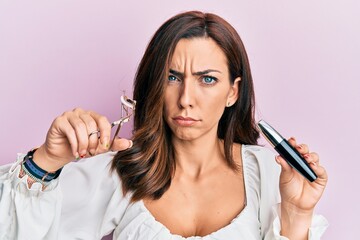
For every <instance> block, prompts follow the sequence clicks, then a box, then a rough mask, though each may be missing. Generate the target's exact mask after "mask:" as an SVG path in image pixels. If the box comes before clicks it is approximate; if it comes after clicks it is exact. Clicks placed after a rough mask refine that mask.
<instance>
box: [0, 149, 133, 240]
mask: <svg viewBox="0 0 360 240" xmlns="http://www.w3.org/2000/svg"><path fill="white" fill-rule="evenodd" d="M23 157H24V155H19V156H18V159H17V161H16V163H14V164H12V165H11V164H8V165H5V166H1V167H0V216H1V218H0V239H12V240H13V239H29V236H31V239H51V240H56V239H59V240H60V239H61V240H62V239H64V240H65V239H66V240H71V239H89V240H91V239H101V237H102V236H104V235H107V234H109V233H110V232H111V231H112V230H113V229H114V228H115V227H116V226H117V225H118V224H119V222H120V220H121V218H122V216H123V214H124V212H125V210H126V208H127V206H128V204H129V198H128V197H124V196H123V194H122V190H121V184H120V181H119V178H118V176H117V175H116V174H115V173H111V172H110V166H109V165H110V162H111V159H112V157H113V155H112V154H102V155H98V156H96V157H93V158H89V159H83V160H81V161H79V162H76V163H69V164H67V165H66V166H65V167H64V169H63V170H62V172H61V174H60V177H59V178H58V179H56V180H53V181H52V182H51V183H50V185H49V186H48V187H47V188H46V189H45V190H44V191H42V189H41V185H40V184H39V183H34V184H33V185H32V187H31V188H30V189H29V188H28V186H27V184H26V179H27V176H24V177H23V178H21V179H20V178H19V177H18V176H19V171H20V165H19V164H20V162H21V161H22V159H23Z"/></svg>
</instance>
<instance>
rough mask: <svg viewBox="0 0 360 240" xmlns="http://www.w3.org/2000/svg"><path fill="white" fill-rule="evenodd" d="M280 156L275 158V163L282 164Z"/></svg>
mask: <svg viewBox="0 0 360 240" xmlns="http://www.w3.org/2000/svg"><path fill="white" fill-rule="evenodd" d="M279 157H280V156H279V155H277V156H276V157H275V161H276V162H277V163H278V164H280V159H279Z"/></svg>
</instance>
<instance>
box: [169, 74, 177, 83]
mask: <svg viewBox="0 0 360 240" xmlns="http://www.w3.org/2000/svg"><path fill="white" fill-rule="evenodd" d="M168 80H169V82H175V81H177V80H178V79H177V77H175V76H174V75H169V77H168Z"/></svg>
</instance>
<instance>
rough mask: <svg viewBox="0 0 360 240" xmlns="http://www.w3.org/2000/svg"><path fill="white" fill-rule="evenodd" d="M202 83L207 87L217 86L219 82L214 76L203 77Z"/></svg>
mask: <svg viewBox="0 0 360 240" xmlns="http://www.w3.org/2000/svg"><path fill="white" fill-rule="evenodd" d="M202 82H203V83H205V84H207V85H211V84H215V83H216V82H217V78H216V77H212V76H203V77H202Z"/></svg>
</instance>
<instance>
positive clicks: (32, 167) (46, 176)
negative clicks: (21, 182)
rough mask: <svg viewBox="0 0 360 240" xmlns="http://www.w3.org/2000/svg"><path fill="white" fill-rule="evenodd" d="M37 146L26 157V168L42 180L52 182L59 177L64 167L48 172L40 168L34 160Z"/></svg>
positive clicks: (24, 162)
mask: <svg viewBox="0 0 360 240" xmlns="http://www.w3.org/2000/svg"><path fill="white" fill-rule="evenodd" d="M36 149H37V148H35V149H33V150H31V151H30V152H28V153H27V154H26V156H25V158H24V161H23V165H24V167H25V168H26V170H27V171H28V172H29V173H30V174H31V175H32V176H34V177H35V178H37V179H41V181H44V182H50V181H51V180H53V179H55V178H57V177H58V176H59V175H60V173H61V170H62V168H60V169H59V170H57V171H56V172H47V171H45V170H44V169H42V168H40V167H39V166H38V165H36V163H35V162H34V160H33V156H34V152H35V151H36Z"/></svg>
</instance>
